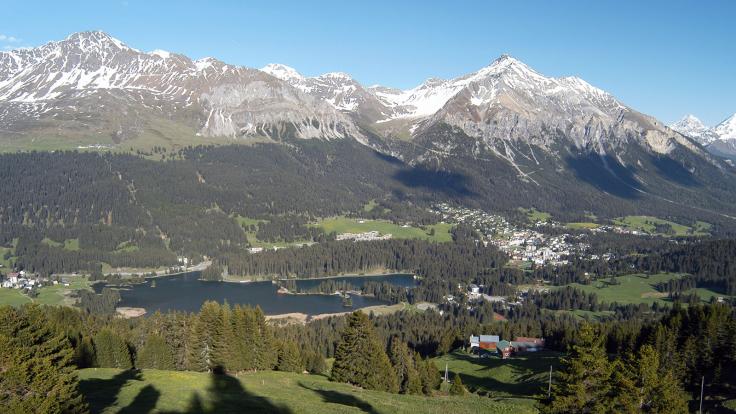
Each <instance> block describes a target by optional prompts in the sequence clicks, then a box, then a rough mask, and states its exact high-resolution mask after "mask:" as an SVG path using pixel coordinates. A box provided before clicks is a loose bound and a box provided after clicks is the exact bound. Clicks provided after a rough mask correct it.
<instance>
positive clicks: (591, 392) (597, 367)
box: [540, 323, 611, 414]
mask: <svg viewBox="0 0 736 414" xmlns="http://www.w3.org/2000/svg"><path fill="white" fill-rule="evenodd" d="M576 339H577V340H576V342H575V343H574V344H573V345H572V346H571V347H570V350H569V352H568V355H567V356H566V357H565V358H563V359H562V370H561V371H560V373H559V375H558V376H557V381H556V382H555V383H554V384H553V385H552V395H551V398H550V400H549V401H545V402H543V405H542V406H541V407H540V408H541V411H542V412H545V413H571V414H574V413H599V412H606V411H609V410H610V407H611V364H610V363H609V361H608V357H607V356H606V352H605V350H604V348H603V343H602V339H603V337H602V336H600V335H598V333H597V332H596V331H595V330H594V329H593V326H592V325H590V324H588V323H583V324H582V325H581V327H580V329H579V330H578V333H577V338H576Z"/></svg>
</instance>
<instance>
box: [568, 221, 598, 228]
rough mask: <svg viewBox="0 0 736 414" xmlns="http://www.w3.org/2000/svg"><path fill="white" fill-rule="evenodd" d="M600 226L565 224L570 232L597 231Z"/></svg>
mask: <svg viewBox="0 0 736 414" xmlns="http://www.w3.org/2000/svg"><path fill="white" fill-rule="evenodd" d="M599 226H600V224H597V223H592V222H581V223H567V224H565V227H567V228H568V229H572V230H588V229H597V228H598V227H599Z"/></svg>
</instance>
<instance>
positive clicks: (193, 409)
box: [79, 368, 536, 414]
mask: <svg viewBox="0 0 736 414" xmlns="http://www.w3.org/2000/svg"><path fill="white" fill-rule="evenodd" d="M79 377H80V382H81V385H80V387H81V389H82V392H83V394H84V395H85V396H86V398H87V401H88V402H89V404H90V407H91V411H92V413H148V412H155V413H199V412H205V413H218V414H226V413H245V412H247V413H260V412H263V413H273V412H275V413H328V412H329V413H386V414H388V413H411V414H417V413H437V414H447V413H453V414H462V413H472V414H476V413H514V414H524V413H533V412H535V411H536V410H534V408H532V407H530V406H527V405H523V406H519V405H518V404H515V403H513V402H510V401H509V402H499V401H493V400H491V399H489V398H486V397H480V396H477V395H472V394H471V395H467V396H464V397H450V396H439V395H438V396H434V397H424V396H414V395H397V394H388V393H384V392H378V391H368V390H363V389H361V388H357V387H353V386H350V385H347V384H341V383H334V382H330V381H329V380H328V379H327V378H325V377H324V376H321V375H307V374H294V373H285V372H275V371H263V372H258V373H247V374H242V375H239V376H230V375H213V374H207V373H200V372H179V371H158V370H142V371H121V370H117V369H110V368H90V369H83V370H80V371H79Z"/></svg>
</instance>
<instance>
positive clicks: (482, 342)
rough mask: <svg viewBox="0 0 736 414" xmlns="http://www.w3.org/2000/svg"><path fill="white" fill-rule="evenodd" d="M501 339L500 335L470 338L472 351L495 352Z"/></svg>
mask: <svg viewBox="0 0 736 414" xmlns="http://www.w3.org/2000/svg"><path fill="white" fill-rule="evenodd" d="M500 340H501V338H500V337H499V336H498V335H479V336H472V335H471V336H470V349H484V350H486V351H495V350H496V344H497V343H498V341H500Z"/></svg>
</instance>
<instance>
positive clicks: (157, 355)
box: [136, 334, 176, 370]
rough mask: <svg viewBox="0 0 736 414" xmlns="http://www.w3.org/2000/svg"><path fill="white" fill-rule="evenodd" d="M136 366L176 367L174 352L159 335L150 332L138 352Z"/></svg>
mask: <svg viewBox="0 0 736 414" xmlns="http://www.w3.org/2000/svg"><path fill="white" fill-rule="evenodd" d="M136 367H138V368H149V369H164V370H173V369H175V367H176V366H175V362H174V352H173V350H172V349H171V347H170V346H169V344H167V343H166V340H165V339H164V338H163V337H162V336H161V335H157V334H151V335H149V336H148V338H146V343H145V345H143V348H142V349H141V350H140V352H138V356H137V358H136Z"/></svg>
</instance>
